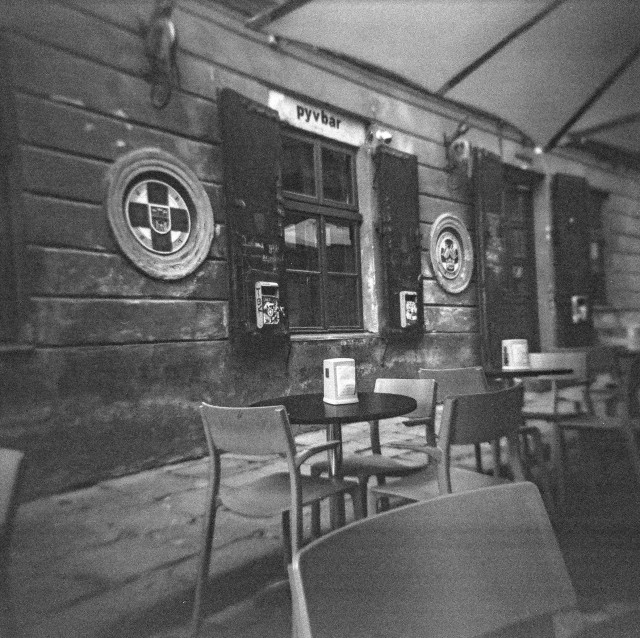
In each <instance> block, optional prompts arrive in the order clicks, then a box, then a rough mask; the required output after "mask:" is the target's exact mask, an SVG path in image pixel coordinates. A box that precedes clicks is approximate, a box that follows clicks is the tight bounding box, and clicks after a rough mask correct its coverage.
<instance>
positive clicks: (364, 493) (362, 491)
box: [351, 475, 369, 518]
mask: <svg viewBox="0 0 640 638" xmlns="http://www.w3.org/2000/svg"><path fill="white" fill-rule="evenodd" d="M368 486H369V477H368V476H366V475H365V476H359V477H358V493H357V496H356V495H355V494H353V493H352V494H351V497H352V498H353V499H354V501H353V512H354V514H353V515H354V517H355V518H357V517H356V501H358V509H359V512H360V518H366V517H367V516H368V515H369V514H368V507H367V499H368V497H369V489H368Z"/></svg>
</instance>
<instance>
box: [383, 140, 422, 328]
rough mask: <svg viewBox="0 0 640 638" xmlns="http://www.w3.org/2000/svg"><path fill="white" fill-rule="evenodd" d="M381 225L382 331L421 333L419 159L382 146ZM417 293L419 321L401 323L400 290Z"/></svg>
mask: <svg viewBox="0 0 640 638" xmlns="http://www.w3.org/2000/svg"><path fill="white" fill-rule="evenodd" d="M375 165H376V178H375V184H376V188H377V192H378V208H379V225H378V231H379V233H380V237H381V244H382V267H383V273H382V274H383V277H382V279H383V289H384V295H383V298H384V301H383V313H384V319H383V322H382V323H383V334H386V335H387V336H391V335H403V334H404V335H410V334H422V332H423V330H424V318H423V317H424V309H423V294H422V278H421V274H422V258H421V244H420V212H419V207H418V161H417V158H416V156H415V155H409V154H407V153H401V152H400V151H396V150H394V149H391V148H389V147H387V146H380V147H378V149H377V151H376V156H375ZM404 290H408V291H415V292H416V293H417V294H418V321H417V323H416V324H415V325H413V326H411V327H406V328H402V327H401V325H400V293H401V292H402V291H404Z"/></svg>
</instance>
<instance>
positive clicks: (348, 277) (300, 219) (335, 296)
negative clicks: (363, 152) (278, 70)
mask: <svg viewBox="0 0 640 638" xmlns="http://www.w3.org/2000/svg"><path fill="white" fill-rule="evenodd" d="M282 139H283V142H282V148H283V153H282V164H281V174H282V186H283V190H284V195H285V211H286V212H285V228H284V245H285V263H286V272H287V299H288V304H289V306H288V316H289V324H290V326H291V329H292V330H297V331H305V332H323V331H335V330H360V329H362V302H361V297H362V295H361V282H360V246H359V225H360V215H359V213H358V209H357V198H356V189H355V151H354V150H353V149H351V148H348V147H343V146H339V145H337V144H334V143H331V142H327V141H326V140H321V139H318V138H313V137H307V136H303V135H300V134H298V133H294V132H287V133H286V134H284V135H283V138H282Z"/></svg>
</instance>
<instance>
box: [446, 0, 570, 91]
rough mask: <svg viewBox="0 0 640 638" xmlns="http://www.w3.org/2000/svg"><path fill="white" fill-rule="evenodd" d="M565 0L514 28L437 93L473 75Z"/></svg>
mask: <svg viewBox="0 0 640 638" xmlns="http://www.w3.org/2000/svg"><path fill="white" fill-rule="evenodd" d="M564 2H565V0H555V1H554V2H552V3H551V4H548V5H547V6H546V7H545V8H544V9H542V11H540V12H539V13H536V15H534V16H533V17H532V18H530V19H529V20H527V21H526V22H523V23H522V24H521V25H520V26H519V27H517V28H516V29H514V30H513V31H512V32H511V33H509V34H507V35H506V36H505V37H504V38H502V40H500V41H499V42H497V43H496V44H494V45H493V46H492V47H491V48H490V49H489V50H488V51H486V52H485V53H483V54H482V55H481V56H480V57H478V58H476V59H475V60H474V61H473V62H471V64H468V65H467V66H466V67H465V68H464V69H462V71H459V72H458V73H456V74H455V75H454V76H453V77H452V78H451V79H450V80H448V81H447V82H445V83H444V84H443V85H442V86H441V87H440V88H439V89H438V90H437V91H436V93H435V94H436V95H440V96H444V95H445V93H448V92H449V91H450V90H451V89H452V88H453V87H454V86H456V85H458V84H460V82H462V81H463V80H464V79H465V78H467V77H468V76H469V75H471V74H472V73H473V72H474V71H475V70H476V69H478V68H479V67H481V66H482V65H483V64H484V63H485V62H487V60H489V59H491V58H492V57H493V56H494V55H496V53H498V52H499V51H501V50H502V49H504V48H505V47H506V46H507V45H508V44H510V43H511V42H513V40H515V39H516V38H517V37H518V36H520V35H522V34H523V33H525V32H526V31H528V30H529V29H531V27H533V26H535V25H536V24H538V22H540V20H542V19H543V18H544V17H545V16H547V15H548V14H549V13H551V12H552V11H554V10H555V9H557V8H558V7H559V6H560V5H561V4H563V3H564Z"/></svg>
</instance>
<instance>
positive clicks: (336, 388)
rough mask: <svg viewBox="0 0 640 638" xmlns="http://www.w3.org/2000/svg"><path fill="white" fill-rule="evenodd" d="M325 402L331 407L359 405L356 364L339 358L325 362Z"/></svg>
mask: <svg viewBox="0 0 640 638" xmlns="http://www.w3.org/2000/svg"><path fill="white" fill-rule="evenodd" d="M323 368H324V398H323V400H324V402H325V403H329V404H331V405H343V404H345V403H357V402H358V393H357V391H356V362H355V360H354V359H347V358H339V359H325V360H324V366H323Z"/></svg>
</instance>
